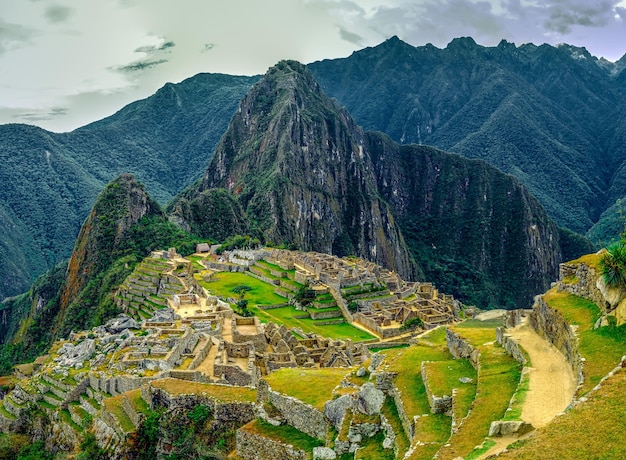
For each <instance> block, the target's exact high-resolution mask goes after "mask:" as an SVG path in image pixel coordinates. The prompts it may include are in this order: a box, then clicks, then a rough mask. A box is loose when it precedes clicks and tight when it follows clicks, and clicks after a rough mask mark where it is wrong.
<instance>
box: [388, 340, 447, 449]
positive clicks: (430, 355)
mask: <svg viewBox="0 0 626 460" xmlns="http://www.w3.org/2000/svg"><path fill="white" fill-rule="evenodd" d="M444 332H445V331H444ZM435 338H436V337H435ZM381 353H385V354H386V355H387V359H386V360H385V362H387V363H389V364H388V366H387V369H386V370H388V371H391V372H397V373H398V376H397V377H396V378H395V380H394V383H395V385H396V387H397V388H398V390H400V393H401V398H402V404H403V406H404V410H405V412H406V416H407V417H408V418H409V420H412V419H413V417H414V416H419V418H417V420H416V422H415V433H416V435H415V438H416V439H418V440H419V441H421V442H424V443H435V445H436V448H434V450H433V449H430V448H429V449H426V450H427V451H428V452H431V451H432V453H434V452H436V451H437V449H438V448H439V447H440V446H441V445H443V444H444V443H445V442H446V441H447V439H448V438H449V437H450V432H451V429H452V418H451V417H448V416H446V415H444V414H431V413H430V405H429V404H428V397H427V396H426V387H425V386H424V382H423V380H422V374H421V362H422V361H449V360H450V358H451V356H450V353H449V352H448V350H447V348H446V347H445V346H444V345H441V344H437V345H434V346H426V345H413V346H411V347H409V348H403V349H392V350H388V351H383V352H381ZM418 450H419V451H420V452H421V450H422V449H421V448H420V449H418ZM432 453H431V455H430V456H429V457H420V456H415V454H414V455H412V456H411V458H431V457H432ZM420 455H421V454H420Z"/></svg>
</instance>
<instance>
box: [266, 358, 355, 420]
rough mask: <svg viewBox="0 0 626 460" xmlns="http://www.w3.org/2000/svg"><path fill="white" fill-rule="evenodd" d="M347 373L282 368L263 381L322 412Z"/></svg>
mask: <svg viewBox="0 0 626 460" xmlns="http://www.w3.org/2000/svg"><path fill="white" fill-rule="evenodd" d="M348 373H349V371H348V370H346V369H341V368H324V369H306V368H284V369H278V370H277V371H275V372H272V373H271V374H270V375H267V376H265V377H263V379H264V380H265V381H266V382H267V383H268V384H269V385H270V387H271V388H272V390H275V391H278V392H279V393H283V394H286V395H289V396H293V397H294V398H297V399H299V400H300V401H302V402H304V403H307V404H310V405H311V406H313V407H315V408H317V409H319V410H320V411H323V410H324V404H325V403H326V401H330V400H331V399H332V398H333V390H334V389H335V387H336V386H337V385H339V383H340V382H341V381H342V380H343V379H344V377H345V376H346V375H347V374H348Z"/></svg>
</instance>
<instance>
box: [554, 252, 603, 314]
mask: <svg viewBox="0 0 626 460" xmlns="http://www.w3.org/2000/svg"><path fill="white" fill-rule="evenodd" d="M599 277H600V275H599V273H597V272H596V269H595V268H593V267H590V266H589V265H587V264H584V263H567V262H566V263H562V264H561V265H559V281H558V282H557V289H558V290H559V291H564V292H569V293H570V294H573V295H577V296H578V297H583V298H585V299H587V300H591V301H592V302H594V303H595V304H596V305H598V306H599V307H600V309H601V310H605V309H606V308H607V306H608V305H607V301H606V299H605V298H604V295H602V292H601V291H600V289H598V287H597V281H598V278H599Z"/></svg>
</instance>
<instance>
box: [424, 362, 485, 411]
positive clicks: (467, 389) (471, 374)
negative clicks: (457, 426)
mask: <svg viewBox="0 0 626 460" xmlns="http://www.w3.org/2000/svg"><path fill="white" fill-rule="evenodd" d="M425 370H426V372H427V375H428V383H429V385H430V391H431V392H432V393H433V394H434V395H436V396H444V395H447V396H451V395H452V390H453V389H456V394H455V395H454V418H455V420H456V421H457V422H459V421H460V420H461V419H462V418H464V417H465V416H466V415H467V413H468V412H469V410H470V407H471V406H472V402H473V401H474V398H475V397H476V380H477V374H476V369H474V368H473V367H472V365H471V364H470V362H469V361H468V360H467V359H459V360H454V361H439V362H430V363H426V364H425ZM462 377H468V378H470V379H472V382H471V383H462V382H461V381H460V379H461V378H462Z"/></svg>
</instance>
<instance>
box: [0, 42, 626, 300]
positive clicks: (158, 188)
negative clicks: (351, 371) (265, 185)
mask: <svg viewBox="0 0 626 460" xmlns="http://www.w3.org/2000/svg"><path fill="white" fill-rule="evenodd" d="M624 63H625V60H624V59H622V60H620V61H618V62H617V63H609V62H607V61H604V60H598V59H596V58H594V57H593V56H591V55H590V54H589V53H587V52H586V50H584V49H581V48H575V47H572V46H567V45H563V46H559V47H552V46H549V45H541V46H535V45H532V44H528V45H523V46H519V47H516V46H515V45H512V44H510V43H506V42H504V41H503V42H502V43H500V45H499V46H497V47H482V46H479V45H477V44H476V43H475V42H474V41H473V40H472V39H469V38H461V39H455V40H453V41H452V42H451V43H450V44H449V45H448V46H447V47H446V48H445V49H438V48H435V47H434V46H432V45H426V46H422V47H413V46H411V45H408V44H406V43H404V42H402V41H401V40H399V39H397V38H395V37H394V38H392V39H389V40H387V41H385V42H384V43H382V44H381V45H379V46H377V47H373V48H367V49H364V50H361V51H358V52H355V53H353V55H351V56H350V57H348V58H345V59H336V60H327V61H321V62H316V63H312V64H309V65H308V66H307V67H308V69H309V70H310V72H311V74H312V75H313V77H314V78H315V80H316V81H317V82H318V84H319V86H320V88H321V90H322V91H323V92H325V93H326V94H328V95H329V96H331V97H333V98H335V99H336V101H337V103H338V104H339V105H340V106H343V107H344V108H345V111H346V113H349V114H350V115H351V116H353V117H354V120H355V123H356V124H358V125H360V126H362V127H363V129H364V130H366V131H367V130H374V131H381V132H385V133H386V134H387V135H388V136H390V138H391V139H392V140H394V141H396V142H398V143H399V144H402V145H404V144H410V143H414V142H417V143H421V144H429V145H432V146H435V147H438V148H441V149H444V150H447V151H452V152H456V153H458V154H460V155H462V156H465V157H470V158H477V159H482V160H485V161H486V162H488V163H490V164H492V165H494V166H495V167H496V168H498V169H500V170H502V171H504V172H507V173H510V174H512V175H514V176H516V177H517V178H518V179H519V180H520V181H521V182H522V183H523V184H524V185H525V186H526V187H527V188H528V189H529V190H530V191H531V193H532V194H533V195H535V196H536V197H537V198H538V200H539V202H540V203H541V204H542V205H543V206H544V207H545V208H546V209H547V211H548V214H549V215H550V216H551V217H552V218H553V219H555V220H556V222H557V223H558V224H559V225H561V226H562V227H567V228H569V229H571V230H573V231H575V232H578V233H581V234H582V233H586V235H587V236H588V237H589V238H590V239H591V240H592V241H593V242H594V243H596V242H599V241H602V242H603V241H607V240H608V239H610V238H613V237H615V236H616V235H617V234H619V232H620V231H621V230H622V228H623V224H622V222H621V220H620V218H619V213H618V212H617V211H619V206H620V198H621V197H622V196H623V194H624V191H625V190H626V187H625V185H624V179H623V177H624V174H625V173H624V167H623V166H624V165H623V159H624V158H626V156H625V155H624V153H625V152H622V150H623V145H624V144H623V142H622V140H623V139H624V137H626V131H625V130H626V123H624V117H625V116H626V113H625V112H624V110H623V108H622V107H623V106H624V104H623V101H624V97H625V96H624V85H625V82H626V73H624V72H623V68H624ZM259 78H260V77H259V76H255V77H236V76H228V75H218V74H216V75H212V74H200V75H197V76H195V77H192V78H189V79H187V80H185V81H183V82H181V83H179V84H167V85H165V86H164V87H163V88H162V89H161V90H159V91H158V92H157V93H156V94H155V95H154V96H151V97H150V98H148V99H145V100H142V101H137V102H135V103H133V104H130V105H129V106H127V107H125V108H123V109H122V110H120V112H118V113H116V114H115V115H113V116H111V117H109V118H106V119H104V120H101V121H98V122H96V123H92V124H90V125H87V126H85V127H83V128H80V129H78V130H75V131H73V132H71V133H63V134H55V133H50V132H47V131H45V130H42V129H39V128H36V127H33V126H27V125H3V126H0V158H2V162H3V165H4V166H5V167H4V168H2V179H3V181H4V183H5V184H6V186H5V187H4V188H3V189H2V192H1V194H2V196H0V216H1V219H0V229H1V231H2V232H3V234H4V235H5V237H4V238H3V240H2V242H1V244H0V246H1V254H0V279H1V280H2V286H0V296H2V297H4V296H10V295H15V294H18V293H20V292H23V291H25V290H26V289H27V288H28V286H29V285H30V283H31V282H32V280H33V279H34V278H35V277H36V276H37V275H39V274H41V273H43V272H44V271H45V270H47V269H48V268H50V267H52V266H54V264H56V263H57V262H59V261H61V260H64V259H67V258H68V257H69V255H70V254H71V251H72V247H73V244H74V238H75V237H76V235H77V234H78V230H79V228H80V225H81V223H82V221H83V220H84V219H85V217H86V216H87V214H88V212H89V209H90V207H91V205H92V204H93V202H94V200H95V197H96V195H97V193H98V192H99V191H100V190H102V189H103V188H104V186H105V184H106V183H107V182H108V181H110V180H112V179H114V178H115V177H116V176H117V175H118V174H120V173H122V172H132V173H133V174H135V175H136V176H137V178H138V179H139V180H141V181H142V182H143V183H144V184H145V185H146V188H147V190H148V192H149V193H150V194H151V196H153V197H154V198H155V199H156V200H157V201H158V202H159V203H160V204H162V205H163V204H165V203H167V202H168V201H169V200H170V199H171V198H172V197H173V196H174V195H176V194H177V193H179V192H180V191H181V190H183V189H184V188H185V187H187V186H188V185H189V184H190V183H192V182H193V181H194V180H196V179H201V178H202V175H203V174H204V173H205V169H206V165H207V164H208V162H209V161H210V159H211V157H212V154H213V152H214V150H215V148H216V145H217V144H218V141H219V139H220V137H221V136H222V134H223V133H224V132H225V131H226V128H227V126H228V123H229V121H230V118H231V116H232V115H233V113H235V111H236V110H237V104H238V103H239V101H240V100H241V98H242V97H243V96H244V95H245V94H246V93H247V92H248V90H249V89H250V88H251V86H252V85H253V84H254V83H255V82H257V81H258V80H259ZM382 138H384V137H381V139H382ZM385 142H386V141H385ZM392 150H393V149H392ZM400 150H402V149H400ZM205 179H206V178H205ZM368 180H369V179H368ZM205 186H206V184H205ZM368 187H369V186H368ZM216 193H217V194H220V196H222V197H226V195H224V194H223V192H221V191H219V189H207V191H206V192H205V194H216ZM224 199H225V200H229V201H227V203H230V204H231V205H236V204H237V203H234V202H232V201H230V198H224ZM385 201H386V202H387V203H388V204H389V206H390V207H391V208H392V207H393V206H394V205H393V204H392V203H391V202H390V201H389V200H387V198H385ZM209 202H213V201H211V200H209ZM391 208H390V209H391ZM234 211H236V209H235V210H234ZM235 214H236V213H235ZM231 215H234V214H232V213H231ZM400 220H401V219H400ZM233 223H234V221H233ZM409 227H411V226H410V225H408V227H406V225H405V233H406V228H409ZM243 228H244V227H243V226H242V227H241V229H243ZM346 228H348V227H346ZM561 234H562V235H566V236H567V237H566V238H561V243H560V244H561V246H562V248H563V249H565V253H566V255H565V257H566V258H567V257H568V256H575V255H576V254H578V253H580V252H584V250H583V251H581V248H583V247H584V248H587V249H588V248H589V246H588V244H585V242H584V241H583V240H582V239H580V238H578V237H576V236H575V235H574V234H572V233H571V232H567V231H561ZM220 236H224V235H220ZM404 238H407V239H408V237H407V236H406V235H404ZM348 240H349V238H348V239H345V238H343V242H341V241H340V240H337V243H336V244H337V245H343V244H346V245H347V246H346V248H347V249H346V250H349V249H350V244H352V245H353V246H354V242H352V241H348ZM421 250H422V251H425V250H428V251H431V252H432V251H433V248H432V245H431V246H430V249H427V248H426V249H425V246H424V245H422V249H421ZM439 260H440V262H439V263H438V264H436V265H437V266H438V267H439V271H440V272H442V273H443V272H446V271H450V270H452V269H453V267H455V266H456V268H459V266H463V267H465V265H464V263H458V262H457V261H456V260H455V258H454V257H448V256H445V260H446V262H445V263H442V262H441V261H443V259H442V258H439ZM418 265H419V264H418ZM421 268H422V270H424V269H423V267H421ZM465 268H466V270H465V272H466V273H468V274H469V273H470V272H471V270H470V268H469V267H465ZM417 270H418V271H419V268H417ZM474 276H482V275H480V274H478V275H476V274H474Z"/></svg>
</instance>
